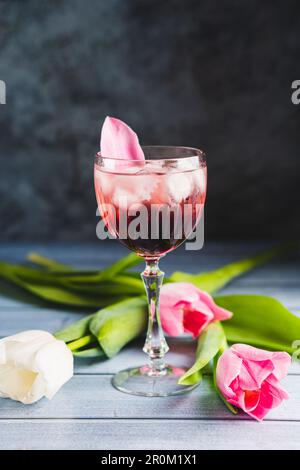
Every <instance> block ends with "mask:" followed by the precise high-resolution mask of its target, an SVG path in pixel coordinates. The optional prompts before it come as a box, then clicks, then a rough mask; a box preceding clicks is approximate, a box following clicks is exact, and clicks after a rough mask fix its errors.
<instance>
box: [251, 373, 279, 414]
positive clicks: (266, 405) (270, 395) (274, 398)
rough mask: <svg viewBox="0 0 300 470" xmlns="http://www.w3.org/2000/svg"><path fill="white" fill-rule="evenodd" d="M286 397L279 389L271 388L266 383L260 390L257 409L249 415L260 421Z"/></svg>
mask: <svg viewBox="0 0 300 470" xmlns="http://www.w3.org/2000/svg"><path fill="white" fill-rule="evenodd" d="M283 392H284V393H283ZM286 395H287V394H286V392H285V390H283V389H282V388H280V387H279V388H277V387H273V386H272V385H270V384H269V383H268V382H267V381H266V382H265V383H264V384H263V386H262V388H261V396H260V400H259V403H258V405H257V407H256V408H255V409H254V410H252V411H251V413H249V414H250V416H252V417H253V418H255V419H257V420H259V421H261V420H262V419H263V418H264V417H265V416H266V415H267V414H268V413H269V411H271V410H272V409H273V408H276V407H277V406H279V405H280V404H281V402H282V400H283V399H285V398H286Z"/></svg>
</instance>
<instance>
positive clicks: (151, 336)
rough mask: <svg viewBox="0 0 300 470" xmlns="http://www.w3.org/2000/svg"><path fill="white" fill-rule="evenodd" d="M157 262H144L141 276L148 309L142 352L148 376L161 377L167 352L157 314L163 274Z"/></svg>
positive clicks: (164, 370) (164, 369) (156, 260)
mask: <svg viewBox="0 0 300 470" xmlns="http://www.w3.org/2000/svg"><path fill="white" fill-rule="evenodd" d="M158 261H159V260H158V259H155V260H146V268H145V270H144V272H142V274H141V276H142V279H143V281H144V285H145V289H146V293H147V298H148V308H149V321H148V331H147V336H146V341H145V345H144V348H143V351H144V352H145V353H146V354H148V356H149V358H150V374H152V375H163V374H164V373H165V372H166V365H165V361H164V356H165V354H166V353H167V352H168V350H169V347H168V345H167V342H166V340H165V337H164V333H163V329H162V326H161V321H160V314H159V294H160V288H161V286H162V283H163V278H164V273H163V272H162V271H161V270H160V269H159V266H158Z"/></svg>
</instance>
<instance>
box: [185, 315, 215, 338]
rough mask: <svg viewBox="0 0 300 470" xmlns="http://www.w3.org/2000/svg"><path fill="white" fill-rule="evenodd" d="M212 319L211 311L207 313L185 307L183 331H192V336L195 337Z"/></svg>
mask: <svg viewBox="0 0 300 470" xmlns="http://www.w3.org/2000/svg"><path fill="white" fill-rule="evenodd" d="M212 320H213V314H212V312H209V313H208V314H207V313H202V312H201V311H199V310H194V309H191V308H189V309H186V310H185V311H184V318H183V326H184V331H185V332H186V333H192V335H193V336H194V338H196V337H197V336H199V334H200V333H201V331H202V330H204V328H205V327H206V326H207V325H208V324H209V323H210V322H211V321H212Z"/></svg>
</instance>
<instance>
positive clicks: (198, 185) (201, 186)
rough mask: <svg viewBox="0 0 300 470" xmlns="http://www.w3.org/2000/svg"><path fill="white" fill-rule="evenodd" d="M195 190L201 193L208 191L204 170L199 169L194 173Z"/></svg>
mask: <svg viewBox="0 0 300 470" xmlns="http://www.w3.org/2000/svg"><path fill="white" fill-rule="evenodd" d="M193 178H194V185H195V189H196V190H197V192H198V191H200V192H201V193H205V190H206V176H205V172H204V170H203V169H202V168H199V169H198V170H196V171H195V172H194V173H193Z"/></svg>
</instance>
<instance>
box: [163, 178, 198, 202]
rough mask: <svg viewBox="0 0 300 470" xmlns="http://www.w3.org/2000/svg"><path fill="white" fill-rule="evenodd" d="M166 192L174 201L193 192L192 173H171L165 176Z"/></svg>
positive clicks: (178, 200) (180, 199) (182, 198)
mask: <svg viewBox="0 0 300 470" xmlns="http://www.w3.org/2000/svg"><path fill="white" fill-rule="evenodd" d="M166 182H167V188H168V193H169V196H170V197H171V199H173V201H175V202H177V203H178V202H181V201H182V200H184V199H186V198H187V197H189V196H190V194H191V193H192V192H193V186H194V181H193V176H192V173H171V174H170V175H168V176H167V178H166Z"/></svg>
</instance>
